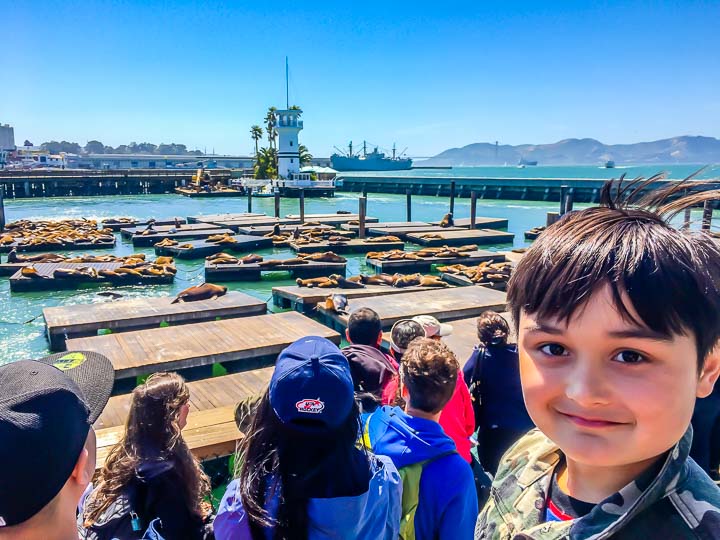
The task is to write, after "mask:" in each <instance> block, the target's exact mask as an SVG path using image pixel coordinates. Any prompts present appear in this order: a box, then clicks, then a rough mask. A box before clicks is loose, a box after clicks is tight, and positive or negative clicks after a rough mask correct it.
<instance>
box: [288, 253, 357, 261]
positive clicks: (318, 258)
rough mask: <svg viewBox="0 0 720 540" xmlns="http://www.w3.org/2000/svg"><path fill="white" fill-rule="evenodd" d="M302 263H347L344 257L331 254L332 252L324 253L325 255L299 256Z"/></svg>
mask: <svg viewBox="0 0 720 540" xmlns="http://www.w3.org/2000/svg"><path fill="white" fill-rule="evenodd" d="M299 256H300V257H301V258H302V259H303V260H304V261H315V262H331V263H344V262H347V259H346V258H345V257H341V256H340V255H338V254H336V253H333V252H332V251H326V252H325V253H311V254H309V255H305V254H300V255H299Z"/></svg>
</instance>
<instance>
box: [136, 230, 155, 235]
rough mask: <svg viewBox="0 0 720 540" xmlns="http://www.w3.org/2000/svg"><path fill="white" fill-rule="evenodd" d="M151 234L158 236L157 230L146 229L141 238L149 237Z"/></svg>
mask: <svg viewBox="0 0 720 540" xmlns="http://www.w3.org/2000/svg"><path fill="white" fill-rule="evenodd" d="M150 234H158V232H157V231H156V230H155V229H145V230H144V231H142V232H141V233H140V236H148V235H150Z"/></svg>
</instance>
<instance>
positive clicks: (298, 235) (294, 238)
mask: <svg viewBox="0 0 720 540" xmlns="http://www.w3.org/2000/svg"><path fill="white" fill-rule="evenodd" d="M292 237H293V240H297V239H298V238H300V227H295V230H294V231H293V233H292Z"/></svg>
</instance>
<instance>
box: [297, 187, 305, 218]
mask: <svg viewBox="0 0 720 540" xmlns="http://www.w3.org/2000/svg"><path fill="white" fill-rule="evenodd" d="M298 201H299V202H300V223H305V190H304V189H302V188H301V189H300V194H299V197H298Z"/></svg>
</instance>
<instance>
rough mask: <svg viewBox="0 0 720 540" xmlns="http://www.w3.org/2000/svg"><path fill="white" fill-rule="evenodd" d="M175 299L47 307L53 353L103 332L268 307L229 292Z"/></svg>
mask: <svg viewBox="0 0 720 540" xmlns="http://www.w3.org/2000/svg"><path fill="white" fill-rule="evenodd" d="M174 299H175V297H171V296H155V297H147V296H144V297H141V298H131V299H128V300H115V301H110V302H101V303H96V304H77V305H73V306H58V307H46V308H44V309H43V317H44V318H45V327H46V335H47V338H48V341H49V342H50V350H52V351H62V350H65V341H66V340H67V339H73V338H77V337H83V336H94V335H97V332H98V330H100V329H109V330H112V331H113V332H128V331H132V330H139V329H142V328H153V327H158V326H159V325H160V324H161V323H167V324H170V325H180V324H188V323H195V322H202V321H211V320H214V319H216V318H218V317H222V318H233V317H246V316H251V315H263V314H264V313H265V312H266V311H267V304H266V303H265V302H263V301H262V300H258V299H257V298H255V297H253V296H250V295H248V294H245V293H241V292H229V293H227V294H226V295H224V296H221V297H219V298H215V299H214V300H200V301H197V302H178V303H176V304H173V303H172V301H173V300H174Z"/></svg>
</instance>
